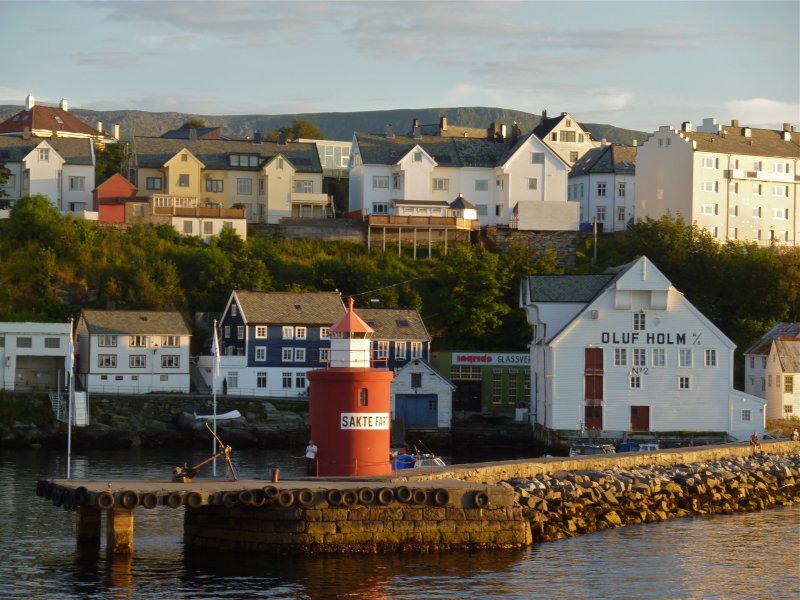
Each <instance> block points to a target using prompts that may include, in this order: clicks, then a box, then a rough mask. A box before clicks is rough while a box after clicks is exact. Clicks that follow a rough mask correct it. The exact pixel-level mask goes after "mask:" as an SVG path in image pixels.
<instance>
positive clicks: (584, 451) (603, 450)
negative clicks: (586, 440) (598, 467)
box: [569, 444, 616, 456]
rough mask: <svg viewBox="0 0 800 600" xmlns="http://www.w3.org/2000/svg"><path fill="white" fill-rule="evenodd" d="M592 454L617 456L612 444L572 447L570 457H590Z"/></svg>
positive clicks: (577, 445)
mask: <svg viewBox="0 0 800 600" xmlns="http://www.w3.org/2000/svg"><path fill="white" fill-rule="evenodd" d="M590 454H616V451H615V450H614V446H612V445H611V444H575V445H573V446H571V447H570V449H569V455H570V456H588V455H590Z"/></svg>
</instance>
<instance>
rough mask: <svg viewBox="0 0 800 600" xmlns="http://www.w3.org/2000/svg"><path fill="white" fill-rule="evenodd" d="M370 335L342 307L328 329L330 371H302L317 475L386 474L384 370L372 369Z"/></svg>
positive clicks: (386, 390) (387, 400) (387, 375)
mask: <svg viewBox="0 0 800 600" xmlns="http://www.w3.org/2000/svg"><path fill="white" fill-rule="evenodd" d="M373 333H374V330H373V329H372V328H371V327H370V326H369V325H367V324H366V323H365V322H364V321H363V320H362V319H361V318H360V317H359V316H358V315H357V314H356V313H355V311H354V310H353V299H352V298H349V299H348V302H347V314H346V315H345V316H344V317H343V318H342V319H341V320H340V321H339V322H338V323H336V324H335V325H334V326H333V327H331V349H330V366H329V367H328V368H324V369H317V370H315V371H309V372H308V375H307V376H308V380H309V382H310V383H311V394H310V397H309V420H310V422H311V437H312V439H313V440H314V443H315V444H316V445H317V447H318V448H319V453H318V454H317V474H318V475H320V476H359V475H390V474H391V472H392V465H391V462H390V460H389V448H390V439H391V438H390V431H389V425H390V422H391V391H390V387H389V386H390V385H391V382H392V379H394V374H393V373H392V372H391V371H390V370H389V369H376V368H373V367H372V360H371V358H372V334H373Z"/></svg>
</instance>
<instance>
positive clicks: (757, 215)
mask: <svg viewBox="0 0 800 600" xmlns="http://www.w3.org/2000/svg"><path fill="white" fill-rule="evenodd" d="M753 217H754V218H756V219H760V218H761V207H760V206H754V207H753ZM759 239H760V238H759Z"/></svg>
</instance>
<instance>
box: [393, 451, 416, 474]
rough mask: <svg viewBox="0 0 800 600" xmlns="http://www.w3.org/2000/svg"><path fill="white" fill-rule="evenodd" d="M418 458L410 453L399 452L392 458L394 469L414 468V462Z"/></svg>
mask: <svg viewBox="0 0 800 600" xmlns="http://www.w3.org/2000/svg"><path fill="white" fill-rule="evenodd" d="M415 462H417V459H416V458H414V457H413V456H411V455H410V454H398V455H397V456H395V457H394V459H393V460H392V469H394V470H395V471H399V470H400V469H413V468H414V463H415Z"/></svg>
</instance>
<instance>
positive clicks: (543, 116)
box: [542, 109, 547, 121]
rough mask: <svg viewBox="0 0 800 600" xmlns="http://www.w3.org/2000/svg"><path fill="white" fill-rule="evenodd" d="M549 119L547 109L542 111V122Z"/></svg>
mask: <svg viewBox="0 0 800 600" xmlns="http://www.w3.org/2000/svg"><path fill="white" fill-rule="evenodd" d="M545 119H547V109H544V110H542V121H544V120H545Z"/></svg>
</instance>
